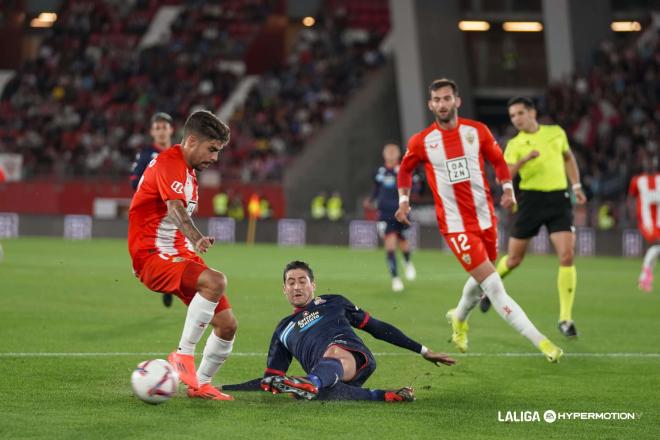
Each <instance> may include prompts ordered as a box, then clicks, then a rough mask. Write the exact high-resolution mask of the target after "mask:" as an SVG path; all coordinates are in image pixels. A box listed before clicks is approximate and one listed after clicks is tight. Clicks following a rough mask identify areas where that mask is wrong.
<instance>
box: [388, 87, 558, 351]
mask: <svg viewBox="0 0 660 440" xmlns="http://www.w3.org/2000/svg"><path fill="white" fill-rule="evenodd" d="M429 93H430V97H429V101H428V107H429V110H430V111H431V112H432V113H433V115H434V117H435V121H434V122H433V123H432V124H431V125H430V126H428V127H427V128H426V129H424V130H423V131H421V132H419V133H417V134H415V135H413V136H412V137H411V138H410V140H409V141H408V150H407V151H406V154H405V156H404V157H403V161H402V162H401V168H400V169H399V179H398V184H399V209H398V210H397V212H396V218H397V220H399V221H401V222H403V223H408V222H409V220H408V213H409V212H410V200H409V197H410V188H411V185H412V174H413V171H414V170H415V168H416V167H417V165H418V164H424V167H425V170H426V176H427V181H428V184H429V187H430V188H431V190H432V191H433V198H434V200H435V208H436V215H437V219H438V226H439V228H440V232H441V233H442V234H443V235H444V237H445V240H446V241H447V243H448V244H449V247H450V248H451V250H452V251H453V252H454V255H456V258H458V260H459V262H460V263H461V264H462V265H463V268H464V269H465V270H466V271H468V272H469V273H470V278H468V280H467V282H466V283H465V286H464V287H463V294H462V297H461V299H460V301H459V303H458V306H457V307H456V308H455V309H451V310H449V311H448V312H447V319H448V320H449V321H450V323H451V326H452V330H453V334H452V341H453V342H454V344H455V345H456V347H457V348H458V349H459V350H460V351H461V352H465V351H467V348H468V337H467V331H468V323H467V319H468V315H469V313H470V311H471V310H472V309H473V308H474V307H475V306H476V305H477V303H478V302H479V299H480V297H481V295H482V293H485V294H486V296H488V297H489V298H490V300H491V301H492V303H493V304H494V306H495V310H496V311H497V313H499V315H500V316H501V317H502V318H503V319H504V320H505V321H506V322H508V323H509V324H510V325H511V326H512V327H513V328H514V329H516V330H517V331H518V332H519V333H520V334H522V335H523V336H525V337H526V338H527V339H529V340H530V341H531V342H532V343H533V344H534V345H535V346H536V347H537V348H538V349H539V350H541V352H543V354H544V355H545V357H546V358H547V359H548V361H550V362H557V361H558V360H559V358H560V357H561V356H562V354H563V352H562V350H561V349H560V348H559V347H557V346H556V345H554V344H553V343H552V342H551V341H550V340H549V339H548V338H546V337H545V336H544V335H543V334H541V332H539V331H538V330H537V329H536V327H535V326H534V324H532V322H531V321H530V320H529V318H527V315H526V314H525V312H524V311H523V309H522V308H521V307H520V306H519V305H518V303H516V302H515V301H514V300H513V298H511V297H510V296H509V295H508V294H507V292H506V290H505V289H504V284H502V279H501V278H500V276H499V275H498V273H497V271H496V270H495V266H494V265H493V261H495V259H496V258H497V219H496V217H495V211H494V209H493V201H492V197H491V194H490V188H489V186H488V182H487V181H486V175H485V172H484V159H486V160H488V162H490V163H491V164H492V165H493V167H494V168H495V174H496V176H497V179H498V181H499V182H500V183H501V184H502V188H503V190H504V193H503V195H502V200H501V205H502V206H503V207H504V208H510V207H511V206H513V204H514V203H515V196H514V194H513V185H512V183H511V177H510V174H509V169H508V168H507V166H506V162H505V161H504V158H503V156H502V151H501V150H500V147H499V145H497V142H495V139H494V138H493V135H492V134H491V132H490V130H488V127H486V126H485V125H484V124H482V123H480V122H477V121H472V120H469V119H464V118H459V117H458V108H459V107H460V105H461V98H460V97H459V96H458V88H457V86H456V83H455V82H454V81H452V80H449V79H446V78H443V79H438V80H435V81H433V83H432V84H431V86H430V87H429Z"/></svg>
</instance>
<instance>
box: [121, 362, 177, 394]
mask: <svg viewBox="0 0 660 440" xmlns="http://www.w3.org/2000/svg"><path fill="white" fill-rule="evenodd" d="M131 385H132V386H133V392H134V393H135V395H136V396H137V397H138V398H140V399H141V400H143V401H144V402H147V403H152V404H154V405H157V404H159V403H163V402H165V401H166V400H168V399H169V398H170V397H172V396H174V395H175V394H176V390H177V388H178V386H179V375H178V374H177V373H176V371H174V368H172V366H171V365H170V364H169V363H168V362H167V361H166V360H163V359H152V360H150V361H144V362H140V364H138V366H137V368H136V369H135V371H133V374H132V375H131Z"/></svg>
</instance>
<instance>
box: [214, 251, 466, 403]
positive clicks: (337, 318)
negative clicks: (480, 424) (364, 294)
mask: <svg viewBox="0 0 660 440" xmlns="http://www.w3.org/2000/svg"><path fill="white" fill-rule="evenodd" d="M282 278H283V282H284V283H283V292H284V295H285V296H286V299H287V300H288V301H289V304H291V305H292V306H293V307H294V311H293V313H292V314H291V315H289V316H287V317H285V318H284V319H282V320H281V321H280V322H279V324H277V327H276V328H275V332H274V333H273V337H272V339H271V342H270V348H269V349H268V361H267V364H266V371H265V372H264V377H263V379H254V380H251V381H249V382H245V383H242V384H235V385H225V386H223V389H224V390H230V389H233V390H243V391H252V390H256V389H259V387H260V388H261V389H263V390H264V391H270V392H272V393H274V394H277V393H291V394H293V395H294V396H297V397H302V398H305V399H314V398H318V399H319V400H375V401H385V402H410V401H413V400H415V394H414V391H413V389H412V388H410V387H404V388H400V389H398V390H392V391H387V390H373V389H368V388H362V385H363V384H364V383H365V382H366V381H367V379H368V378H369V377H370V376H371V374H372V373H373V372H374V371H375V370H376V360H375V359H374V357H373V354H372V353H371V351H370V350H369V348H367V346H366V345H365V344H364V342H363V341H362V339H360V338H359V337H358V336H357V335H356V334H355V332H354V331H353V329H354V328H357V329H360V330H364V331H366V332H367V333H369V334H371V336H373V337H374V338H376V339H380V340H383V341H385V342H389V343H390V344H392V345H396V346H397V347H401V348H405V349H408V350H410V351H413V352H415V353H419V354H420V355H421V356H422V357H423V358H424V359H426V360H427V361H429V362H432V363H434V364H436V365H438V366H440V364H444V365H453V364H454V362H455V361H454V360H453V359H452V358H450V357H449V356H447V355H445V354H443V353H435V352H433V351H431V350H429V349H428V348H426V347H425V346H423V345H422V344H420V343H419V342H416V341H414V340H412V339H410V338H409V337H408V336H406V335H405V334H403V332H401V330H399V329H398V328H396V327H394V326H393V325H391V324H388V323H386V322H383V321H379V320H377V319H376V318H374V317H373V316H371V315H370V314H369V313H367V312H365V311H364V310H362V309H360V308H359V307H357V306H355V305H353V303H351V302H350V301H349V300H348V299H346V298H344V297H343V296H341V295H321V296H314V292H315V290H316V283H315V281H314V272H313V271H312V269H311V268H310V267H309V265H308V264H307V263H305V262H303V261H292V262H291V263H289V264H287V265H286V267H285V268H284V273H283V274H282ZM293 358H296V360H298V362H300V365H301V366H302V367H303V369H304V370H305V372H307V375H306V376H304V377H297V376H287V375H286V372H287V370H288V369H289V366H290V365H291V361H292V359H293Z"/></svg>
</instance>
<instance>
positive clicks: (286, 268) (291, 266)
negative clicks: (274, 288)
mask: <svg viewBox="0 0 660 440" xmlns="http://www.w3.org/2000/svg"><path fill="white" fill-rule="evenodd" d="M294 269H302V270H304V271H305V272H307V276H308V277H309V280H310V281H314V271H313V270H312V268H311V267H309V264H307V263H305V262H304V261H299V260H295V261H292V262H290V263H289V264H287V265H286V266H284V273H282V281H283V282H285V283H286V273H287V272H288V271H290V270H294Z"/></svg>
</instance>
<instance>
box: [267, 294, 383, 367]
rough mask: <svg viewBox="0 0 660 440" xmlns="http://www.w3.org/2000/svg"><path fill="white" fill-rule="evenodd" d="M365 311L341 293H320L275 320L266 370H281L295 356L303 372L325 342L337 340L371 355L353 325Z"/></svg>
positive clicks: (360, 323)
mask: <svg viewBox="0 0 660 440" xmlns="http://www.w3.org/2000/svg"><path fill="white" fill-rule="evenodd" d="M368 321H369V314H368V313H367V312H365V311H364V310H362V309H360V308H359V307H357V306H355V305H354V304H353V303H351V302H350V301H349V300H347V299H346V298H344V297H343V296H341V295H321V296H318V297H316V298H314V300H313V301H312V302H310V303H309V304H308V305H307V306H306V307H304V308H302V309H296V310H295V311H294V313H293V314H292V315H290V316H287V317H286V318H284V319H283V320H281V321H280V322H279V324H277V327H276V328H275V332H274V333H273V338H272V339H271V342H270V348H269V349H268V361H267V365H266V374H284V373H286V371H287V370H288V369H289V365H291V359H292V356H293V357H295V358H296V359H297V360H298V362H300V365H302V367H303V369H304V370H305V371H306V372H309V371H311V369H312V368H313V367H314V365H316V362H318V360H319V359H321V358H322V357H323V353H325V351H326V349H327V348H328V346H329V345H332V344H335V343H336V344H339V345H343V346H347V347H352V348H355V349H359V350H360V351H363V352H364V353H365V354H367V355H368V356H372V355H371V352H369V350H368V349H367V347H366V346H365V345H364V342H362V339H360V338H359V337H358V336H357V335H356V334H355V332H354V331H353V328H354V327H355V328H363V327H364V326H365V325H367V323H368Z"/></svg>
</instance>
